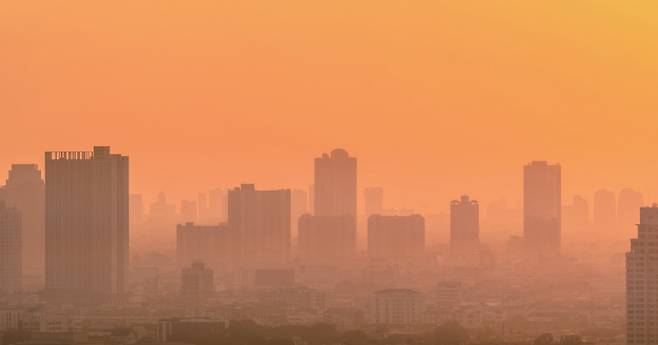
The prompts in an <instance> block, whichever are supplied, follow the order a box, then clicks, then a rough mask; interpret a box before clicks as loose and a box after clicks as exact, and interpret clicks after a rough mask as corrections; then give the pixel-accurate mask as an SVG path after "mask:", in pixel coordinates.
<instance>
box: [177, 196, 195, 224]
mask: <svg viewBox="0 0 658 345" xmlns="http://www.w3.org/2000/svg"><path fill="white" fill-rule="evenodd" d="M197 219H198V213H197V205H196V202H195V201H190V200H181V202H180V220H181V222H183V223H194V222H196V221H197Z"/></svg>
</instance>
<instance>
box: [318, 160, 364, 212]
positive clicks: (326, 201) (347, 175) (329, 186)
mask: <svg viewBox="0 0 658 345" xmlns="http://www.w3.org/2000/svg"><path fill="white" fill-rule="evenodd" d="M314 189H315V193H314V196H315V203H314V206H315V210H314V211H315V212H314V214H315V215H316V216H345V215H350V216H353V217H355V218H356V158H354V157H350V156H349V154H348V153H347V151H345V150H342V149H335V150H333V151H331V153H330V154H326V153H325V154H323V155H322V157H320V158H316V159H315V184H314Z"/></svg>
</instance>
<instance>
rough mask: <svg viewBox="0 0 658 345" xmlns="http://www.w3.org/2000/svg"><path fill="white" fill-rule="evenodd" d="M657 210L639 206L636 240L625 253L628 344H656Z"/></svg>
mask: <svg viewBox="0 0 658 345" xmlns="http://www.w3.org/2000/svg"><path fill="white" fill-rule="evenodd" d="M657 243H658V207H656V205H655V204H654V206H652V207H642V208H641V209H640V223H639V225H638V226H637V238H634V239H631V249H630V252H628V253H626V332H627V335H626V340H627V342H628V344H631V345H645V344H656V343H658V304H656V296H658V285H656V272H658V261H657V260H656V259H655V254H654V252H655V249H654V248H655V247H656V244H657Z"/></svg>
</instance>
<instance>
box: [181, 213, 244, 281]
mask: <svg viewBox="0 0 658 345" xmlns="http://www.w3.org/2000/svg"><path fill="white" fill-rule="evenodd" d="M232 250H234V248H233V246H232V243H231V237H230V232H229V229H228V225H226V224H218V225H195V224H194V223H186V224H179V225H178V226H177V227H176V257H177V261H178V265H179V267H185V266H189V265H191V264H193V263H195V262H202V263H205V264H206V265H207V266H208V267H211V268H212V269H213V270H215V271H216V272H218V271H220V270H222V269H223V268H227V266H228V265H229V263H230V262H231V258H232V257H234V256H233V255H235V254H234V253H233V252H231V251H232Z"/></svg>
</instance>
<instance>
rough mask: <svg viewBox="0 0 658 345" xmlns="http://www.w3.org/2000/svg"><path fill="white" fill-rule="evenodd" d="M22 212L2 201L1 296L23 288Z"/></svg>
mask: <svg viewBox="0 0 658 345" xmlns="http://www.w3.org/2000/svg"><path fill="white" fill-rule="evenodd" d="M22 248H23V241H22V226H21V212H20V211H19V210H18V209H16V208H15V207H8V206H6V205H5V203H4V202H3V201H0V295H2V294H9V293H15V292H19V291H21V288H22V278H23V277H22V275H23V269H22V261H23V259H22V252H23V251H22Z"/></svg>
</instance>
